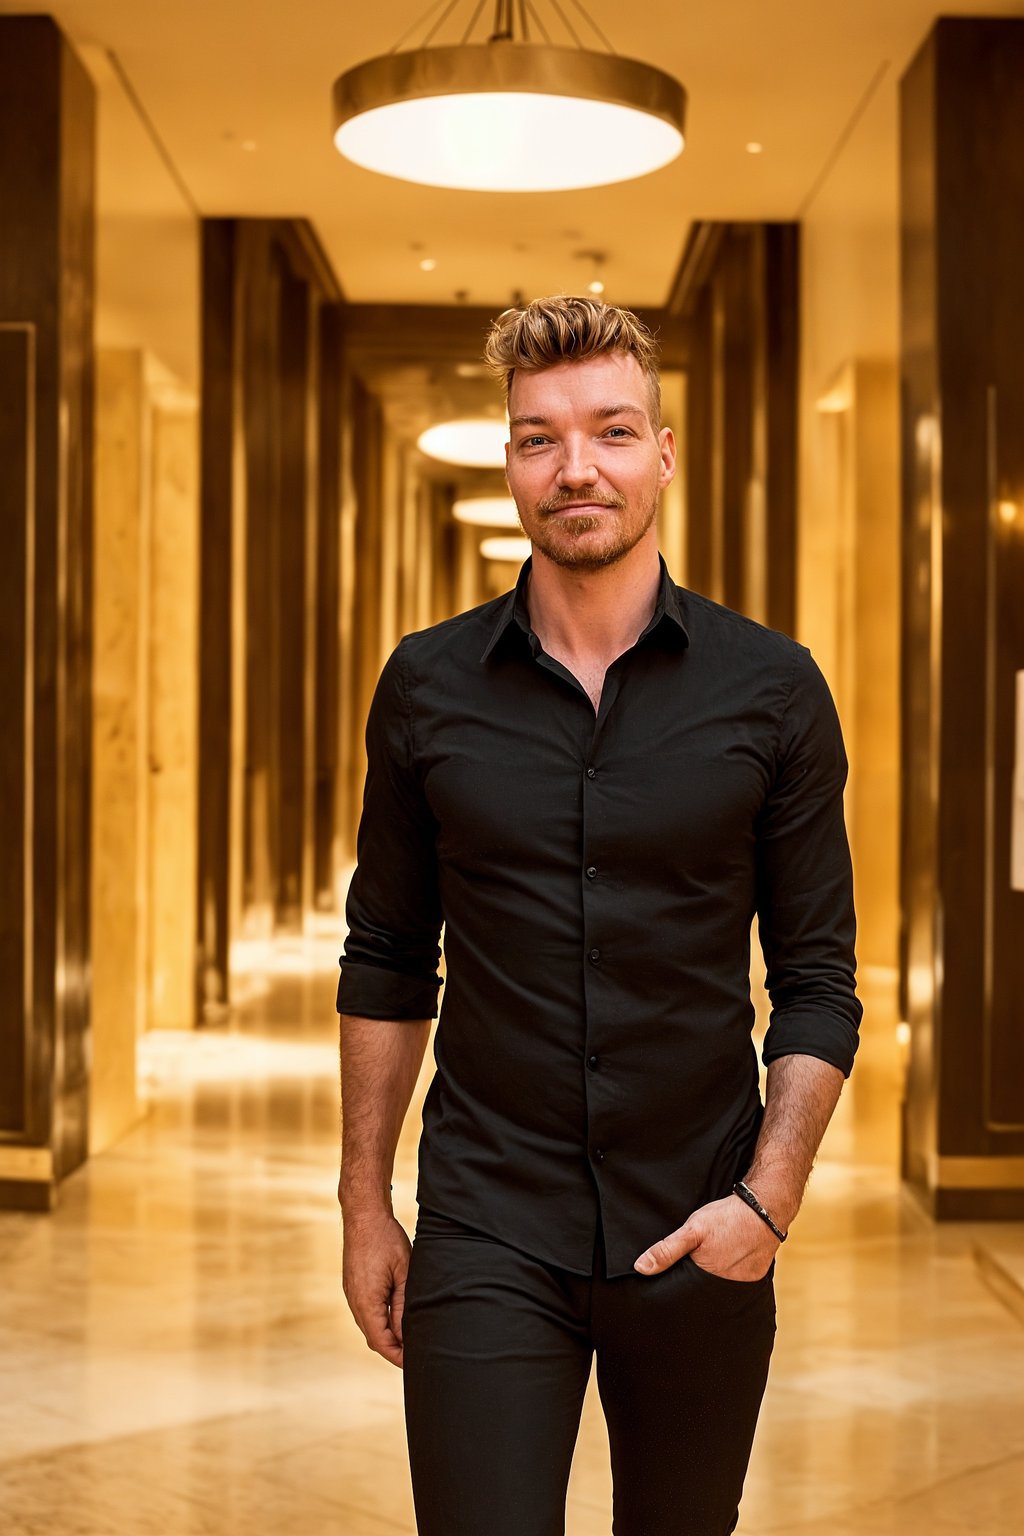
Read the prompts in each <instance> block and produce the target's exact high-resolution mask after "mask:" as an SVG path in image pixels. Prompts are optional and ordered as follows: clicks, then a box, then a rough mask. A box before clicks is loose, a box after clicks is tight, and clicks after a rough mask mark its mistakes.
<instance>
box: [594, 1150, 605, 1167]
mask: <svg viewBox="0 0 1024 1536" xmlns="http://www.w3.org/2000/svg"><path fill="white" fill-rule="evenodd" d="M594 1162H595V1163H603V1162H604V1153H603V1152H602V1151H601V1148H600V1147H597V1148H595V1150H594Z"/></svg>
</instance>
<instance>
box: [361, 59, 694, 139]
mask: <svg viewBox="0 0 1024 1536" xmlns="http://www.w3.org/2000/svg"><path fill="white" fill-rule="evenodd" d="M514 93H523V94H525V95H531V96H564V97H567V98H570V99H576V100H583V101H600V102H607V103H609V104H610V105H613V106H619V107H629V108H632V109H633V110H634V111H636V112H641V113H643V114H644V115H645V116H646V117H656V118H660V119H661V121H662V122H665V123H667V124H668V125H669V126H670V127H672V128H674V129H676V131H677V132H678V134H679V136H680V139H684V138H685V134H684V125H685V120H686V90H685V87H684V86H683V85H682V84H681V83H680V82H679V81H678V80H676V79H675V78H674V76H672V75H669V74H666V72H665V71H664V70H662V69H658V68H657V67H656V66H655V65H653V64H644V63H641V61H640V60H639V59H627V58H623V57H621V56H620V55H619V54H608V53H596V52H594V51H592V50H590V49H586V48H562V47H558V46H556V45H554V44H550V43H517V42H511V41H508V40H506V39H504V38H502V39H499V40H498V41H496V42H491V43H468V44H461V45H459V46H455V47H441V48H419V49H410V50H408V51H406V52H403V53H388V54H382V55H380V56H379V57H377V58H373V59H366V60H365V61H364V62H363V63H362V64H357V65H355V66H354V67H353V68H352V69H347V70H346V71H345V72H344V74H341V75H339V76H338V78H337V79H336V80H335V82H334V86H333V89H332V93H331V94H332V102H333V108H334V137H335V141H336V142H337V136H338V133H339V132H340V130H341V129H342V128H343V127H344V126H345V124H346V123H348V122H350V121H351V120H352V119H353V118H356V117H359V116H361V115H362V114H363V113H364V112H371V111H374V110H375V109H376V108H378V107H388V106H394V105H396V104H397V103H399V102H403V101H416V100H421V101H422V100H427V99H429V98H431V97H437V96H465V95H512V94H514Z"/></svg>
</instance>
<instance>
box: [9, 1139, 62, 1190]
mask: <svg viewBox="0 0 1024 1536" xmlns="http://www.w3.org/2000/svg"><path fill="white" fill-rule="evenodd" d="M0 1179H20V1180H22V1181H23V1182H25V1183H33V1184H49V1183H50V1182H51V1181H52V1179H53V1152H52V1151H51V1149H50V1148H49V1147H4V1146H0Z"/></svg>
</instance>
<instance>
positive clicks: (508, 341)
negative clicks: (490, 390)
mask: <svg viewBox="0 0 1024 1536" xmlns="http://www.w3.org/2000/svg"><path fill="white" fill-rule="evenodd" d="M606 352H628V353H631V354H632V356H633V357H635V358H636V360H637V362H638V363H639V365H640V371H641V373H642V374H643V376H644V382H645V383H646V385H647V414H648V416H649V417H650V421H651V426H652V427H653V428H654V430H655V432H657V431H658V430H659V429H660V427H661V384H660V381H659V378H658V349H657V344H656V342H655V340H654V337H653V336H652V335H651V333H650V331H649V330H648V329H647V327H646V325H644V323H643V321H642V320H638V319H637V317H636V315H634V314H633V313H632V311H631V310H628V309H616V307H615V306H614V305H613V304H604V303H602V302H601V300H600V299H587V298H583V297H578V296H575V295H571V294H561V293H558V294H554V295H552V296H551V297H550V298H546V299H534V300H533V301H532V303H530V304H527V305H526V306H525V307H523V308H521V309H520V308H516V309H506V310H505V312H504V313H503V314H500V315H499V316H498V318H497V320H495V322H494V324H493V325H492V326H491V330H490V334H489V335H488V337H487V342H486V345H485V347H484V358H485V360H486V363H487V367H488V369H489V371H490V372H491V374H492V375H493V376H494V378H495V379H496V380H497V381H498V382H499V383H500V384H502V385H503V386H504V389H505V402H506V404H507V403H508V397H509V394H510V392H511V389H512V379H513V377H514V376H515V373H516V370H517V369H519V370H521V371H522V372H523V373H540V372H541V371H542V370H543V369H545V368H554V367H555V365H556V364H558V363H571V362H584V361H585V360H586V359H587V358H589V357H600V356H602V354H604V353H606Z"/></svg>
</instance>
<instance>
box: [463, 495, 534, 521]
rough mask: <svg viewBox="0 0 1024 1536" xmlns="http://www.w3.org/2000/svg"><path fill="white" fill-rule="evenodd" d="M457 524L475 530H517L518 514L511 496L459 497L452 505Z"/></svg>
mask: <svg viewBox="0 0 1024 1536" xmlns="http://www.w3.org/2000/svg"><path fill="white" fill-rule="evenodd" d="M452 516H453V517H454V518H455V521H456V522H457V523H471V524H472V525H473V526H474V527H476V528H518V527H519V526H520V524H519V513H518V511H517V510H516V504H515V502H514V501H513V500H512V498H511V496H460V497H459V500H458V501H456V502H453V503H452Z"/></svg>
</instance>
